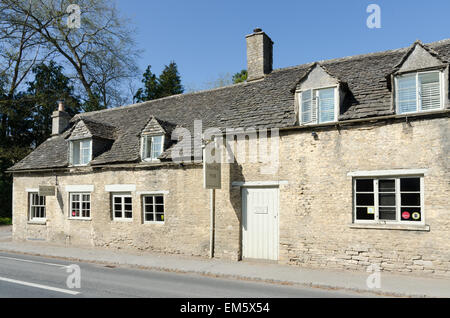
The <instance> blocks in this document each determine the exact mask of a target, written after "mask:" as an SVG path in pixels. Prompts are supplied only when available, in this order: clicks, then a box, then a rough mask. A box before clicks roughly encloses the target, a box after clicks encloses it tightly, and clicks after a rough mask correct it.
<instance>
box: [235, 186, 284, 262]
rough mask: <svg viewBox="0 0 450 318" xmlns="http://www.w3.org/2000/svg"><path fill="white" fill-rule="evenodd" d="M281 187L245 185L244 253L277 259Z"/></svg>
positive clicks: (243, 216)
mask: <svg viewBox="0 0 450 318" xmlns="http://www.w3.org/2000/svg"><path fill="white" fill-rule="evenodd" d="M278 193H279V191H278V188H256V187H255V188H243V189H242V256H243V258H256V259H267V260H278V206H279V202H278V198H279V195H278Z"/></svg>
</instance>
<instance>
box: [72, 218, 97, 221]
mask: <svg viewBox="0 0 450 318" xmlns="http://www.w3.org/2000/svg"><path fill="white" fill-rule="evenodd" d="M69 221H92V218H69Z"/></svg>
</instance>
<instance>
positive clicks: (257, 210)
mask: <svg viewBox="0 0 450 318" xmlns="http://www.w3.org/2000/svg"><path fill="white" fill-rule="evenodd" d="M253 213H255V214H268V213H269V209H268V208H267V206H255V207H254V208H253Z"/></svg>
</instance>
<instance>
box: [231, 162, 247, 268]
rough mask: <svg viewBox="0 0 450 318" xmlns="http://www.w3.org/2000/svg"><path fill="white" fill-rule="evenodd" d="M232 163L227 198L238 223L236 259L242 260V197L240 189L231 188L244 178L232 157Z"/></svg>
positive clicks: (240, 166)
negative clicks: (235, 182) (234, 182)
mask: <svg viewBox="0 0 450 318" xmlns="http://www.w3.org/2000/svg"><path fill="white" fill-rule="evenodd" d="M233 159H234V163H232V164H229V176H230V179H229V182H230V185H229V189H230V190H229V191H230V192H229V198H230V203H231V206H232V207H233V210H234V213H235V215H236V218H237V220H238V222H239V250H238V255H237V257H238V259H239V260H241V259H242V196H241V187H233V181H240V182H245V177H244V175H243V174H242V165H240V164H238V163H237V161H236V157H235V156H234V155H233Z"/></svg>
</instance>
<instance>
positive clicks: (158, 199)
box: [155, 196, 164, 204]
mask: <svg viewBox="0 0 450 318" xmlns="http://www.w3.org/2000/svg"><path fill="white" fill-rule="evenodd" d="M155 203H157V204H162V203H164V197H162V196H157V197H155Z"/></svg>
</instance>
